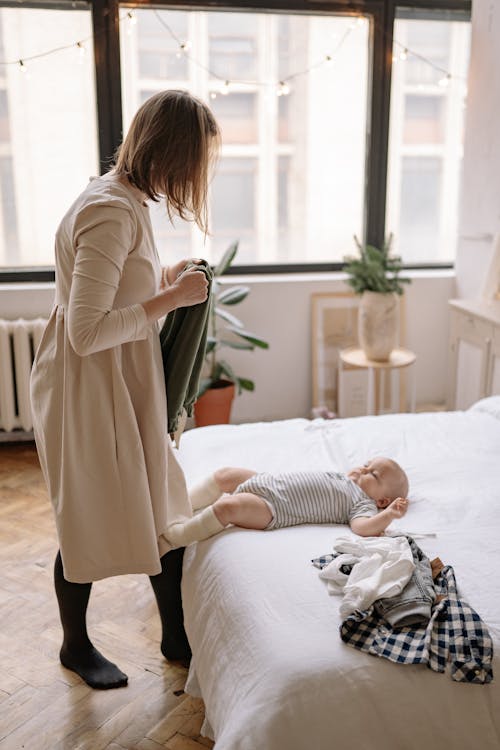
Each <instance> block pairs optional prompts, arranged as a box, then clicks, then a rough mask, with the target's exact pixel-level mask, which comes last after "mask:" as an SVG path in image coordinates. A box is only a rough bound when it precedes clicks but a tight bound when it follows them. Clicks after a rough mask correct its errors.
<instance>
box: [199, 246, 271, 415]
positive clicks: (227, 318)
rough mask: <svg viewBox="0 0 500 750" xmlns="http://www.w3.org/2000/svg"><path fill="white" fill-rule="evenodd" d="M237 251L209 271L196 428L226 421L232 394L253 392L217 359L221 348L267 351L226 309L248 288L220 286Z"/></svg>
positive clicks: (230, 249) (228, 253)
mask: <svg viewBox="0 0 500 750" xmlns="http://www.w3.org/2000/svg"><path fill="white" fill-rule="evenodd" d="M237 252H238V242H233V244H232V245H230V246H229V247H228V249H227V250H226V252H225V253H224V255H223V256H222V258H221V259H220V261H219V263H218V264H217V265H216V266H215V268H214V269H213V274H214V278H213V281H212V294H211V299H210V312H209V329H208V336H207V344H206V350H205V375H204V377H202V378H201V380H200V387H199V390H198V398H197V401H196V403H195V405H194V416H195V422H196V425H197V426H198V427H201V426H203V425H208V424H221V423H227V422H229V418H230V415H231V407H232V403H233V399H234V396H235V393H236V391H237V392H238V394H239V393H241V392H242V391H253V390H254V388H255V384H254V382H253V380H249V379H248V378H244V377H242V376H241V375H237V374H236V373H235V372H234V370H233V368H232V367H231V365H230V364H229V362H228V361H227V360H226V359H225V358H223V357H222V356H221V352H222V350H223V349H225V348H228V349H244V350H248V351H253V350H254V349H255V348H256V347H259V348H261V349H268V348H269V344H268V343H267V342H266V341H264V340H263V339H261V338H260V337H259V336H256V335H254V334H253V333H250V332H249V331H247V330H246V329H245V328H244V327H243V323H242V322H241V321H240V320H239V319H238V318H236V317H235V316H234V315H233V314H232V313H231V312H229V310H227V309H226V308H227V307H232V306H234V305H237V304H239V303H240V302H243V300H244V299H246V297H247V296H248V294H249V292H250V289H249V288H248V287H246V286H240V285H238V286H233V287H227V286H222V285H221V284H219V282H218V278H219V277H220V276H222V275H223V274H224V273H225V272H226V271H227V269H228V268H229V266H230V265H231V263H232V262H233V260H234V258H235V256H236V253H237Z"/></svg>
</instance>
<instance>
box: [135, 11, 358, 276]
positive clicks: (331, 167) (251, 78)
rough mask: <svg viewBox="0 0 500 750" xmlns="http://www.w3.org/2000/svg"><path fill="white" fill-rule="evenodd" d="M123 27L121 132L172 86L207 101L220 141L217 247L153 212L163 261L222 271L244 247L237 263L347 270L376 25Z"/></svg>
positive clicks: (243, 21)
mask: <svg viewBox="0 0 500 750" xmlns="http://www.w3.org/2000/svg"><path fill="white" fill-rule="evenodd" d="M125 26H126V27H127V28H123V24H122V29H121V30H122V33H121V59H122V90H123V102H124V123H125V127H127V125H128V124H129V122H130V120H131V117H132V116H133V113H134V112H135V110H136V109H137V106H139V104H140V103H141V102H142V101H143V100H144V98H145V96H146V95H147V94H152V93H154V92H155V91H159V90H161V89H163V88H167V87H169V88H187V89H189V90H190V91H191V92H192V93H193V94H195V95H196V96H199V97H200V98H201V99H203V100H204V101H206V102H208V103H209V105H210V107H211V109H212V111H213V112H214V114H215V116H216V118H217V120H218V122H219V124H220V126H221V130H222V137H223V145H222V154H221V159H220V162H219V165H218V169H217V173H216V176H215V178H214V180H213V183H212V188H211V236H210V237H208V238H207V239H206V240H205V238H204V237H203V236H202V235H201V233H200V232H199V231H198V230H197V229H196V228H195V227H193V226H189V225H187V226H186V225H183V226H181V225H182V222H178V221H177V222H174V225H175V226H174V228H172V227H169V226H168V225H167V224H166V223H165V221H164V209H163V208H162V207H161V206H154V207H153V209H152V214H153V221H154V226H155V232H156V235H157V244H158V250H159V252H160V256H161V257H163V258H164V259H165V260H166V259H167V258H168V259H170V260H172V257H173V256H174V257H176V258H177V257H179V258H180V257H183V256H186V255H195V256H200V255H202V256H203V257H207V258H208V259H209V260H212V261H216V260H217V259H218V258H219V257H220V256H221V254H222V252H223V251H224V249H225V248H226V247H227V246H228V245H229V244H230V243H231V242H232V241H233V240H235V239H238V240H239V241H240V250H239V254H238V262H239V263H241V264H261V265H264V266H265V265H266V264H276V263H304V262H309V263H314V262H338V261H342V259H343V256H344V255H345V253H346V252H348V251H350V250H351V249H352V235H353V234H354V233H356V234H361V233H362V231H363V226H362V222H363V210H364V170H365V158H366V153H365V142H366V118H367V87H368V53H369V49H368V34H369V24H368V21H367V20H366V19H361V18H360V19H353V18H350V17H345V16H344V17H342V16H324V15H321V16H313V15H308V16H304V15H300V16H298V15H293V14H286V15H279V14H272V13H265V14H263V13H262V14H259V13H244V14H242V13H234V12H215V11H210V12H202V11H186V12H172V11H167V10H154V9H150V8H141V9H134V11H133V18H132V19H129V22H128V24H127V23H126V24H125ZM330 57H331V60H330V59H329V58H330ZM181 63H183V65H181ZM164 71H166V73H164ZM146 73H147V75H146ZM280 82H281V83H280Z"/></svg>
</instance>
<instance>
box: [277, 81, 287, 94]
mask: <svg viewBox="0 0 500 750" xmlns="http://www.w3.org/2000/svg"><path fill="white" fill-rule="evenodd" d="M289 93H290V86H289V85H288V83H285V81H280V82H279V83H278V87H277V89H276V96H288V94H289Z"/></svg>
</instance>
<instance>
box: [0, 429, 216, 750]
mask: <svg viewBox="0 0 500 750" xmlns="http://www.w3.org/2000/svg"><path fill="white" fill-rule="evenodd" d="M56 552H57V541H56V534H55V527H54V522H53V518H52V510H51V507H50V505H49V501H48V499H47V495H46V491H45V485H44V483H43V479H42V475H41V472H40V467H39V464H38V459H37V455H36V451H35V448H34V445H33V444H32V443H19V444H16V445H8V444H7V445H6V444H0V566H1V575H0V750H21V749H22V748H27V749H28V750H49V749H50V750H76V749H78V750H101V749H104V748H109V750H131V749H132V748H134V750H135V749H137V750H159V749H160V748H169V749H170V750H206V748H207V747H208V748H211V747H213V743H212V742H211V741H210V740H208V739H206V738H204V737H200V735H199V731H200V727H201V723H202V721H203V704H202V702H201V701H200V700H197V699H193V698H191V697H189V696H187V695H185V694H184V693H183V692H182V691H183V687H184V684H185V680H186V677H187V671H186V670H185V669H183V668H182V667H178V666H174V665H169V664H168V662H166V661H165V659H164V658H163V656H162V654H161V652H160V650H159V640H160V621H159V616H158V613H157V609H156V605H155V603H154V599H153V593H152V589H151V586H150V583H149V579H148V578H147V576H141V575H137V576H133V575H130V576H119V577H117V578H112V579H108V580H105V581H100V582H98V583H96V584H94V586H93V590H92V594H91V598H90V604H89V611H88V626H89V633H90V636H91V638H92V640H93V641H94V643H95V645H96V646H97V647H98V648H99V649H100V650H102V652H103V653H104V654H105V656H107V657H108V658H109V659H111V661H114V662H115V663H117V664H118V665H119V666H120V667H121V669H123V671H125V672H126V673H127V674H128V676H129V684H128V686H127V687H126V688H120V689H118V690H106V691H97V690H91V689H90V688H89V687H88V686H87V685H86V684H85V683H84V682H83V681H82V680H81V679H80V678H79V677H77V676H76V675H75V674H74V673H73V672H70V671H68V670H66V669H64V667H62V666H61V664H60V662H59V658H58V652H59V647H60V642H61V627H60V624H59V618H58V612H57V604H56V599H55V594H54V591H53V584H52V566H53V561H54V557H55V554H56Z"/></svg>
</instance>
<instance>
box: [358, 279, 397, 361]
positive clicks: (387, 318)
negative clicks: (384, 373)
mask: <svg viewBox="0 0 500 750" xmlns="http://www.w3.org/2000/svg"><path fill="white" fill-rule="evenodd" d="M398 311H399V306H398V295H397V294H396V293H395V292H390V293H388V294H382V293H380V292H363V294H362V295H361V302H360V306H359V313H358V337H359V345H360V346H361V348H362V349H363V351H364V353H365V355H366V357H367V359H372V360H375V361H378V362H386V361H387V360H388V359H389V357H390V354H391V352H392V350H393V349H394V347H395V346H396V342H397V335H398Z"/></svg>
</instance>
